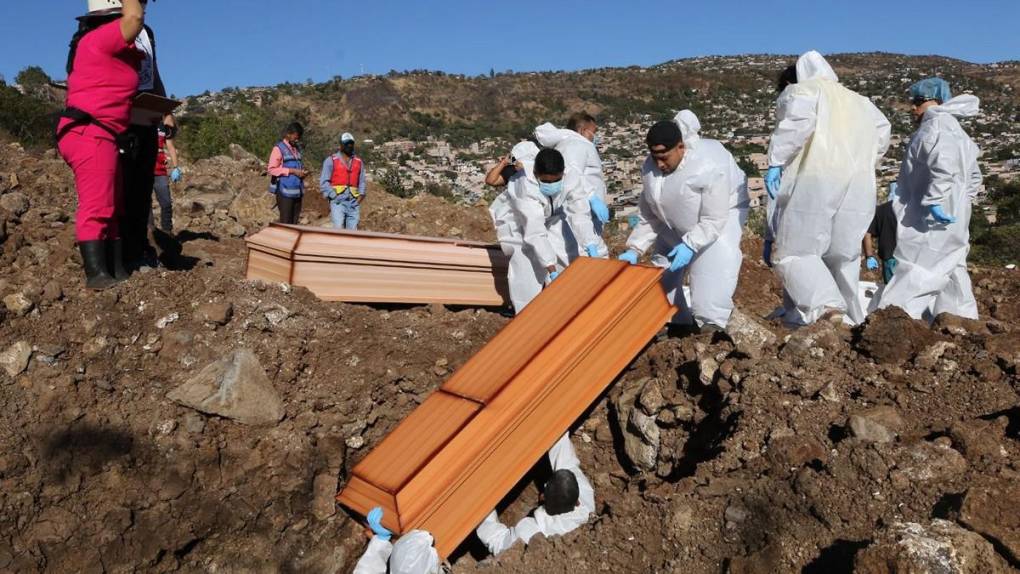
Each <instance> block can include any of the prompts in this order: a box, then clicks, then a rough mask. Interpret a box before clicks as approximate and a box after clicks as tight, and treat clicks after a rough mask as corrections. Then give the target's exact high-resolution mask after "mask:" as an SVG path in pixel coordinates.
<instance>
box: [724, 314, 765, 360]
mask: <svg viewBox="0 0 1020 574" xmlns="http://www.w3.org/2000/svg"><path fill="white" fill-rule="evenodd" d="M726 334H727V335H729V336H730V339H732V340H733V343H734V344H736V346H737V350H738V351H740V352H741V353H744V354H745V355H748V356H750V357H754V358H758V357H761V354H762V351H763V350H764V349H766V348H767V347H769V346H770V345H772V344H773V343H775V342H776V335H775V334H774V333H773V332H772V331H769V330H768V328H767V327H765V326H764V325H762V324H761V323H759V322H758V321H755V320H754V319H752V318H751V317H749V316H748V315H745V314H744V313H742V312H741V311H740V310H739V309H734V310H733V313H731V314H730V321H729V323H727V324H726Z"/></svg>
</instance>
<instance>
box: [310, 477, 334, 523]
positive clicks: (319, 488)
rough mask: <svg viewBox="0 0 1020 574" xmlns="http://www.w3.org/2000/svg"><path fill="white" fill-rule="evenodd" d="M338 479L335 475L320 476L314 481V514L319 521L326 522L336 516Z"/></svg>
mask: <svg viewBox="0 0 1020 574" xmlns="http://www.w3.org/2000/svg"><path fill="white" fill-rule="evenodd" d="M336 493H337V478H336V476H335V475H330V474H320V475H318V476H316V477H315V480H314V481H312V514H313V515H314V516H315V517H316V518H318V519H319V520H326V519H327V518H329V517H330V516H333V515H334V514H336Z"/></svg>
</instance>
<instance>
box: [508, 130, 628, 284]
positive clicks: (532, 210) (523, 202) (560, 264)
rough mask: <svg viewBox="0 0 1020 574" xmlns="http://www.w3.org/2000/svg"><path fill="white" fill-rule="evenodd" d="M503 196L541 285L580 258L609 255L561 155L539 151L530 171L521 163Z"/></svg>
mask: <svg viewBox="0 0 1020 574" xmlns="http://www.w3.org/2000/svg"><path fill="white" fill-rule="evenodd" d="M508 193H509V198H510V206H511V208H513V211H514V214H515V215H516V217H517V223H518V225H520V227H521V230H522V233H523V241H524V251H525V253H527V254H528V257H530V258H532V262H533V264H534V265H535V267H536V268H537V270H538V272H539V274H540V276H539V280H540V281H541V282H542V283H543V284H545V285H548V284H549V283H550V282H551V281H553V280H554V279H556V277H558V276H559V274H560V273H561V272H562V271H563V270H564V269H565V268H566V267H567V266H568V265H570V263H571V262H572V261H573V260H575V259H577V257H579V256H582V255H586V256H588V257H602V258H604V257H607V256H608V255H609V249H608V248H607V247H606V243H605V242H604V241H603V240H602V237H601V236H600V235H598V234H597V233H595V227H594V225H593V224H592V219H591V206H590V205H589V203H588V197H587V195H586V194H585V192H584V189H583V187H582V185H581V178H580V175H579V174H577V172H575V171H574V170H573V169H572V168H570V167H569V166H567V165H565V163H564V161H563V155H562V154H560V152H558V151H556V150H554V149H549V148H546V149H543V150H541V151H540V152H538V154H537V155H536V156H535V161H534V164H533V165H532V166H531V167H530V169H529V168H528V166H527V164H526V163H525V167H524V169H522V170H520V171H518V172H517V174H516V175H515V176H514V177H513V178H512V179H511V181H510V184H509V188H508ZM528 302H530V301H528ZM525 304H526V303H525Z"/></svg>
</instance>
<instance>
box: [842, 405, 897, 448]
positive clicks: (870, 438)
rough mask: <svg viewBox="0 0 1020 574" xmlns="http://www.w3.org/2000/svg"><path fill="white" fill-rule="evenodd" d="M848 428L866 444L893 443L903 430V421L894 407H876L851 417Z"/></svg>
mask: <svg viewBox="0 0 1020 574" xmlns="http://www.w3.org/2000/svg"><path fill="white" fill-rule="evenodd" d="M848 426H849V427H850V432H851V434H853V436H855V437H857V438H859V439H861V440H863V441H866V442H880V443H886V442H893V441H894V440H896V435H898V434H899V432H900V431H902V430H903V419H902V418H901V417H900V414H899V413H898V412H896V409H894V408H893V407H887V406H882V407H874V408H871V409H868V410H866V411H862V412H859V413H856V414H853V415H850V421H849V424H848Z"/></svg>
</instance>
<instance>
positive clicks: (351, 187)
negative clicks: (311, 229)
mask: <svg viewBox="0 0 1020 574" xmlns="http://www.w3.org/2000/svg"><path fill="white" fill-rule="evenodd" d="M319 188H320V189H321V190H322V195H323V196H325V198H326V200H327V201H329V217H330V219H331V220H332V221H333V227H334V228H335V229H357V228H358V221H359V220H360V219H361V202H362V201H364V200H365V164H364V162H362V161H361V158H360V157H358V156H357V155H355V154H354V136H352V135H351V134H349V133H345V134H344V135H342V136H340V151H339V152H337V153H335V154H333V155H331V156H329V157H327V158H326V161H324V162H323V163H322V177H321V178H319Z"/></svg>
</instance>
